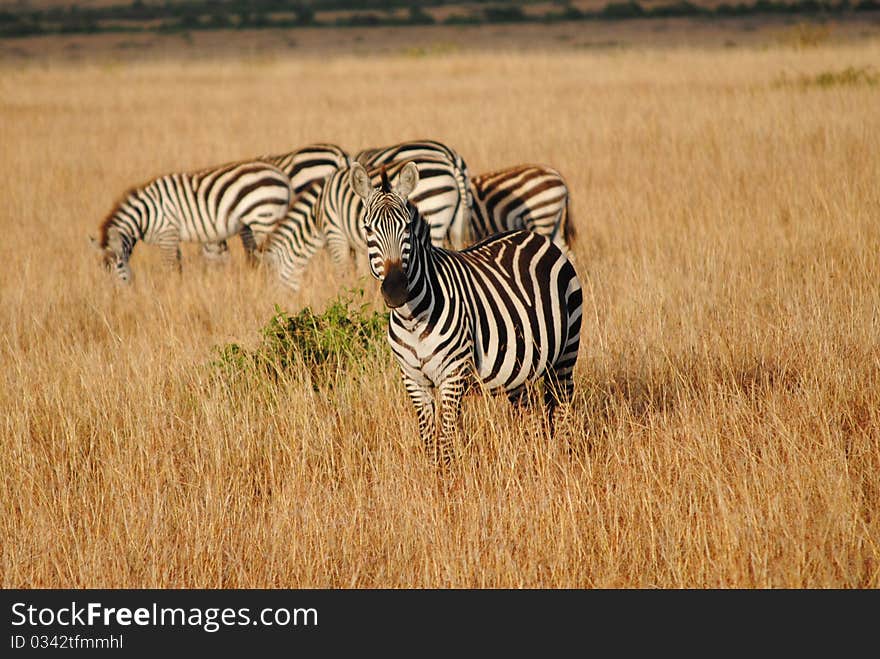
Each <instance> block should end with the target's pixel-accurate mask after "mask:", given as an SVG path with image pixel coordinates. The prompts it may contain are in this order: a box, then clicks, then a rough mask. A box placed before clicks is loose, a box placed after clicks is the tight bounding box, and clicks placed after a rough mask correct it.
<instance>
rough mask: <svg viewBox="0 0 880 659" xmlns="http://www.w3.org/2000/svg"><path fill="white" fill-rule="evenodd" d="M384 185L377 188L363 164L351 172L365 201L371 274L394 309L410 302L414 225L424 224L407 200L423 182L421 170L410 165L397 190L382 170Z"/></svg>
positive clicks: (354, 166)
mask: <svg viewBox="0 0 880 659" xmlns="http://www.w3.org/2000/svg"><path fill="white" fill-rule="evenodd" d="M381 174H382V184H381V186H380V187H378V188H373V185H372V182H371V181H370V175H369V174H368V173H367V170H366V169H364V167H363V166H362V165H361V164H360V163H355V164H354V165H353V166H352V168H351V173H350V175H349V183H350V184H351V187H352V189H353V190H354V191H355V193H356V194H357V195H358V196H359V197H360V198H361V199H362V200H363V204H364V214H363V227H362V228H363V232H364V237H365V238H366V242H367V254H368V256H369V260H370V272H371V273H372V274H373V276H374V277H375V278H376V279H378V280H379V281H381V282H382V297H383V298H384V299H385V304H386V305H388V307H390V308H391V309H396V308H397V307H399V306H401V305H403V304H404V303H405V302H406V301H407V299H408V298H409V286H408V280H407V274H408V272H409V266H410V262H409V261H410V256H411V254H412V251H413V250H412V246H413V240H414V236H413V224H414V222H418V221H420V217H419V214H418V212H417V211H416V209H415V207H414V206H413V205H412V204H410V203H409V202H407V197H409V195H410V194H411V193H412V191H413V190H414V189H415V187H416V185H417V184H418V182H419V169H418V167H416V164H415V163H413V162H408V163H407V164H406V165H404V167H403V169H401V170H400V173H399V174H398V177H397V185H395V186H394V187H393V188H392V187H391V183H390V182H389V180H388V174H387V172H386V171H385V167H384V166H383V167H382V173H381Z"/></svg>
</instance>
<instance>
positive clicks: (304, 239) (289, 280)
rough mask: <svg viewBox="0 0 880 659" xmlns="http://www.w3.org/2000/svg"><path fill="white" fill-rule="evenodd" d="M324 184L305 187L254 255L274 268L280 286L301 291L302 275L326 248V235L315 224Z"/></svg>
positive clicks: (316, 182) (318, 182)
mask: <svg viewBox="0 0 880 659" xmlns="http://www.w3.org/2000/svg"><path fill="white" fill-rule="evenodd" d="M323 187H324V181H322V180H318V181H312V182H311V183H310V184H308V185H307V186H306V187H304V188H303V189H302V190H301V191H300V193H299V195H298V196H297V198H296V199H295V200H294V202H293V204H291V206H290V210H289V211H288V212H287V215H286V217H285V218H284V219H283V220H281V221H280V222H279V223H278V224H277V225H276V226H275V228H274V229H273V230H272V233H270V234H269V236H268V238H266V241H265V242H264V243H263V245H262V247H261V248H260V250H259V251H257V252H255V255H256V256H257V258H258V259H260V260H261V261H263V262H265V263H267V264H269V265H270V266H271V267H272V268H274V270H275V272H276V274H277V275H278V278H279V279H280V280H281V283H282V284H284V285H285V286H287V287H289V288H290V289H291V290H292V291H294V292H296V291H298V290H299V287H300V283H301V281H302V274H303V271H305V269H306V266H307V265H308V262H309V259H311V258H312V256H313V255H314V253H315V252H316V251H318V250H319V249H320V248H321V247H323V246H324V234H323V232H322V231H321V230H320V229H319V228H318V226H317V224H316V223H315V208H316V206H317V203H318V199H319V197H320V195H321V190H322V189H323Z"/></svg>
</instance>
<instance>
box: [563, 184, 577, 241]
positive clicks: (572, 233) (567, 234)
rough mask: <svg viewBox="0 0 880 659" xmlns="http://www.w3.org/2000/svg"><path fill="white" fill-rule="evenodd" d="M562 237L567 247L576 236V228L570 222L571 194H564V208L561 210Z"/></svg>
mask: <svg viewBox="0 0 880 659" xmlns="http://www.w3.org/2000/svg"><path fill="white" fill-rule="evenodd" d="M562 237H563V238H564V239H565V244H566V245H568V246H569V248H570V247H571V245H572V244H574V240H575V238H577V230H576V229H575V228H574V224H572V222H571V195H565V208H564V209H563V210H562Z"/></svg>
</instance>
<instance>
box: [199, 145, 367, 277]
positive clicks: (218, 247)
mask: <svg viewBox="0 0 880 659" xmlns="http://www.w3.org/2000/svg"><path fill="white" fill-rule="evenodd" d="M256 160H260V161H262V162H267V163H269V164H270V165H275V166H276V167H277V168H278V169H280V170H281V171H282V172H284V173H285V174H287V177H288V178H289V179H290V191H291V193H292V199H294V200H295V199H297V198H299V197H300V195H301V194H302V193H303V192H304V191H305V190H306V188H310V187H313V184H314V183H315V182H316V181H323V180H324V179H326V178H327V177H328V176H330V175H331V174H332V173H333V172H335V171H336V170H337V169H341V168H342V167H348V166H349V165H350V164H351V158H349V156H348V153H346V152H345V150H344V149H342V147H339V146H337V145H335V144H328V143H325V142H318V143H315V144H309V145H306V146H304V147H301V148H299V149H297V150H296V151H290V152H289V153H282V154H276V155H266V156H260V157H259V158H256ZM295 222H296V220H293V221H292V222H291V224H293V223H295ZM239 236H240V238H241V244H242V246H243V247H244V250H245V254H247V256H248V263H250V264H254V263H255V259H254V258H252V257H253V256H258V254H257V253H256V252H255V251H254V248H255V243H254V239H253V236H252V235H251V233H250V230H249V229H248V228H247V227H244V228H242V230H241V233H240V234H239ZM202 255H203V256H204V257H205V258H207V259H208V260H211V261H225V260H226V259H227V258H228V256H229V245H228V244H227V243H226V241H225V240H221V241H218V242H211V243H205V244H203V245H202Z"/></svg>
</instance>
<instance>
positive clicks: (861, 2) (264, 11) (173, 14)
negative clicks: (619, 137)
mask: <svg viewBox="0 0 880 659" xmlns="http://www.w3.org/2000/svg"><path fill="white" fill-rule="evenodd" d="M474 5H482V6H474ZM439 6H446V7H456V9H455V13H451V14H449V15H448V16H446V17H445V18H443V20H438V19H437V18H435V17H434V16H433V15H432V14H431V13H429V12H428V11H427V9H428V8H430V7H439ZM869 11H880V0H838V1H837V2H827V1H823V0H795V1H793V2H774V1H773V0H755V1H754V2H752V3H746V2H740V3H724V4H721V5H718V6H717V7H712V8H710V7H701V6H699V5H696V4H693V3H691V2H688V1H687V0H675V1H672V2H670V3H668V4H663V5H656V6H651V7H644V6H642V5H641V4H640V3H639V2H637V1H635V0H632V1H630V0H625V1H619V2H610V3H609V4H607V5H605V6H604V7H602V8H601V9H597V10H595V11H585V10H582V9H578V8H577V7H575V6H573V5H571V4H569V3H567V2H556V3H555V4H554V6H553V8H551V9H548V10H546V11H544V12H543V13H540V14H536V13H529V12H526V11H525V9H524V4H516V3H508V4H499V3H498V2H497V0H495V2H494V4H493V2H492V1H491V0H477V1H476V2H473V0H472V1H471V2H470V3H468V5H467V6H464V5H460V2H455V1H449V2H443V1H442V0H425V1H423V2H417V3H414V2H413V0H366V1H365V2H364V1H360V0H358V1H355V0H323V1H322V0H319V1H318V2H302V1H298V0H294V1H291V0H220V1H207V0H195V1H193V2H162V3H158V2H156V3H148V2H143V1H142V0H134V2H131V3H129V4H125V5H113V6H106V7H87V8H83V7H78V6H77V5H71V6H68V7H56V8H52V9H44V10H29V9H27V5H26V4H24V5H23V6H21V7H19V8H8V9H6V10H0V37H15V36H28V35H38V34H71V33H95V32H179V31H188V30H219V29H247V28H290V27H306V26H308V27H356V26H358V27H359V26H389V25H432V24H445V25H481V24H487V23H526V22H531V23H535V22H541V23H555V22H560V21H591V20H625V19H632V18H661V17H662V18H669V17H681V16H702V17H709V18H711V17H728V16H752V15H759V14H789V15H791V14H806V15H819V16H833V15H840V14H848V13H853V12H869ZM325 12H337V15H333V16H326V17H325V16H322V14H324V13H325Z"/></svg>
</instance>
